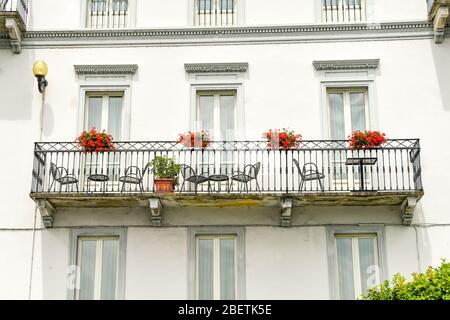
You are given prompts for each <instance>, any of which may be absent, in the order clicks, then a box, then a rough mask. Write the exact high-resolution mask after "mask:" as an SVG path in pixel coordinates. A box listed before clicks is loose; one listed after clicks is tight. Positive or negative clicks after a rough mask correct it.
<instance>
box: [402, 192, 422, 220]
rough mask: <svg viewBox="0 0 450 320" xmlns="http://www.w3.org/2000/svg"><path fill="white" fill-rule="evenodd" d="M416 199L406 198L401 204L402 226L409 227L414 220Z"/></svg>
mask: <svg viewBox="0 0 450 320" xmlns="http://www.w3.org/2000/svg"><path fill="white" fill-rule="evenodd" d="M417 201H418V198H416V197H407V198H406V199H405V200H404V201H403V203H402V207H401V209H402V222H403V225H405V226H409V225H411V222H412V220H413V218H414V210H415V209H416V205H417Z"/></svg>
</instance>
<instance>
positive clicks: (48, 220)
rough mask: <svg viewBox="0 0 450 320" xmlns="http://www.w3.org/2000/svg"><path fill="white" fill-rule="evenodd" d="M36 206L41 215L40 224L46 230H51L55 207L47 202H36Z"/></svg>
mask: <svg viewBox="0 0 450 320" xmlns="http://www.w3.org/2000/svg"><path fill="white" fill-rule="evenodd" d="M36 204H37V206H38V209H39V212H40V213H41V219H42V223H43V224H44V226H45V227H46V228H52V227H53V220H54V216H55V212H56V209H55V207H54V206H53V205H52V204H51V203H50V202H49V201H47V200H36Z"/></svg>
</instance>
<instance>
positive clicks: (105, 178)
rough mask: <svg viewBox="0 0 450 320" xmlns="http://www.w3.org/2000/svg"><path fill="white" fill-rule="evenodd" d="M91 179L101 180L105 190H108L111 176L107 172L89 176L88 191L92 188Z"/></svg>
mask: <svg viewBox="0 0 450 320" xmlns="http://www.w3.org/2000/svg"><path fill="white" fill-rule="evenodd" d="M89 181H94V182H101V183H102V184H103V192H105V191H106V182H107V181H109V177H108V176H107V175H105V174H92V175H90V176H89V177H88V192H89V191H91V190H90V184H89Z"/></svg>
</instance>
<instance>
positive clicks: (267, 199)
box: [30, 139, 423, 225]
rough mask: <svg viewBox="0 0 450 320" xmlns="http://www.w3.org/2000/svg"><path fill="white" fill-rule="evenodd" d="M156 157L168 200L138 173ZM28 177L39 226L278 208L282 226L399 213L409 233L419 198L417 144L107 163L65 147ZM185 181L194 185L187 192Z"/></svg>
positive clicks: (122, 145)
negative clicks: (71, 219)
mask: <svg viewBox="0 0 450 320" xmlns="http://www.w3.org/2000/svg"><path fill="white" fill-rule="evenodd" d="M156 157H168V158H172V159H174V160H175V161H176V163H178V164H180V165H182V170H181V171H180V173H179V175H178V176H176V177H175V180H177V182H178V184H177V185H176V186H174V190H173V191H170V192H157V190H156V189H155V176H154V174H153V173H152V170H151V166H147V164H148V163H149V162H151V161H152V160H153V159H155V158H156ZM297 164H298V165H297ZM299 172H301V173H299ZM32 175H33V176H32V189H31V194H30V196H31V198H32V199H33V200H35V201H36V202H37V204H38V206H39V207H40V209H41V213H42V215H43V218H45V217H47V218H48V219H47V218H46V219H47V220H48V221H47V224H48V225H51V222H52V221H53V215H54V213H55V211H56V210H57V208H60V207H61V208H64V207H89V208H96V207H100V208H102V207H103V208H104V207H149V208H150V210H151V213H152V219H153V217H156V218H155V219H156V220H155V221H157V220H158V219H159V218H160V215H161V210H162V208H164V207H183V206H194V207H277V206H278V207H280V208H281V212H282V222H283V214H284V216H285V217H284V218H285V219H284V222H283V225H285V224H287V225H288V224H289V219H290V212H291V211H290V210H291V208H292V207H296V206H399V207H401V208H402V214H403V217H402V218H403V222H404V223H405V224H408V223H411V220H412V215H413V211H414V207H415V205H416V203H417V201H418V200H419V199H420V198H421V197H422V195H423V189H422V181H421V165H420V145H419V140H416V139H406V140H389V141H388V142H387V143H386V144H385V145H384V146H383V148H377V149H370V150H349V149H348V145H347V141H303V142H302V143H301V145H300V148H299V149H295V150H270V149H268V148H267V142H263V141H234V142H212V143H211V144H210V145H209V146H208V147H207V148H206V149H197V148H192V149H191V148H185V147H184V146H182V145H180V144H177V143H176V142H145V141H144V142H117V143H116V150H115V151H112V152H107V153H85V152H83V151H81V150H80V148H79V146H78V145H77V143H72V142H48V143H36V144H35V150H34V167H33V172H32ZM131 176H132V177H133V178H129V177H131ZM192 176H199V177H202V179H201V180H202V181H203V183H199V184H197V185H195V184H194V183H192V181H193V180H192V179H189V178H190V177H192ZM126 177H128V179H127V178H126ZM243 177H244V179H242V178H243ZM245 177H247V178H245ZM133 179H134V180H133ZM136 179H137V180H136ZM243 180H246V183H244V181H243ZM124 181H132V182H134V183H124ZM159 221H160V220H159Z"/></svg>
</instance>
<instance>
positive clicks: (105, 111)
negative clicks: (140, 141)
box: [83, 91, 125, 140]
mask: <svg viewBox="0 0 450 320" xmlns="http://www.w3.org/2000/svg"><path fill="white" fill-rule="evenodd" d="M124 95H125V92H124V91H99V92H96V91H87V92H86V101H85V108H84V110H85V115H84V129H83V130H86V131H89V130H91V129H92V128H88V127H87V124H88V120H89V100H90V99H89V98H91V97H101V98H102V127H101V128H96V129H97V131H102V130H105V131H106V132H108V133H110V130H109V128H108V123H109V121H108V120H109V98H110V97H121V98H122V116H121V119H122V123H121V125H120V136H121V137H122V134H123V132H124V121H123V114H124ZM113 138H116V137H113ZM120 140H122V139H120Z"/></svg>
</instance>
